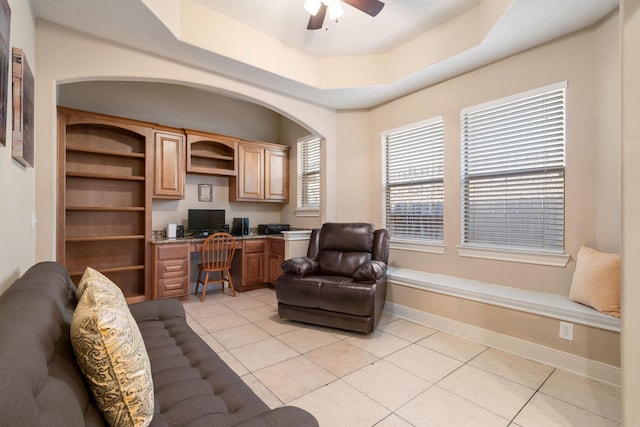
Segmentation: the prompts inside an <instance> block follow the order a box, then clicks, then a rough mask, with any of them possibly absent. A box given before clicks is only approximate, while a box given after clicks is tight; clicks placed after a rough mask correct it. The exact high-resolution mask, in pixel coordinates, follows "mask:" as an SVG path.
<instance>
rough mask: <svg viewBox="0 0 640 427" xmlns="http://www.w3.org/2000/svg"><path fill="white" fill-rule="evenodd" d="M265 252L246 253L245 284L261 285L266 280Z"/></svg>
mask: <svg viewBox="0 0 640 427" xmlns="http://www.w3.org/2000/svg"><path fill="white" fill-rule="evenodd" d="M264 264H265V263H264V252H263V253H253V254H244V256H243V265H244V268H243V271H244V277H243V278H242V279H243V280H242V282H243V283H242V284H243V285H259V284H261V283H264V282H265V268H264Z"/></svg>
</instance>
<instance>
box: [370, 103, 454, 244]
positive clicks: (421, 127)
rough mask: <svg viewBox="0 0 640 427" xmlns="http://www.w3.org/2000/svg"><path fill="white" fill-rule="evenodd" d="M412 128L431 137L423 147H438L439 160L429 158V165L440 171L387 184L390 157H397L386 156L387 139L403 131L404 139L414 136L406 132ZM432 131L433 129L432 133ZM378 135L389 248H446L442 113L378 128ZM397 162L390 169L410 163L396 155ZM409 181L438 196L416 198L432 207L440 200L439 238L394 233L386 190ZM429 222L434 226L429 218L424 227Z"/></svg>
mask: <svg viewBox="0 0 640 427" xmlns="http://www.w3.org/2000/svg"><path fill="white" fill-rule="evenodd" d="M412 131H415V132H422V133H424V134H425V135H421V137H423V136H424V137H427V138H430V141H428V142H429V143H428V144H427V145H426V146H425V147H422V148H424V149H425V150H426V151H432V152H433V150H434V149H435V150H437V151H436V155H437V156H439V159H440V161H439V163H433V162H431V163H429V165H430V166H431V168H432V170H437V168H439V174H433V173H428V172H425V174H424V175H421V176H420V177H419V179H417V180H410V181H402V182H401V180H397V181H396V182H393V183H391V184H389V183H388V180H389V173H390V169H389V167H390V166H389V163H390V161H391V162H395V161H396V159H389V143H390V141H389V138H390V137H393V136H397V137H399V138H402V136H401V135H405V139H413V138H411V137H408V136H407V135H408V134H409V133H410V132H412ZM434 131H435V132H436V133H435V134H434ZM380 136H381V142H382V144H381V145H382V222H383V225H384V227H385V228H387V229H388V230H389V232H390V234H391V238H390V244H389V247H390V248H392V249H403V250H409V251H415V252H428V253H436V254H442V253H444V251H445V244H444V235H445V226H444V117H443V116H442V115H438V116H434V117H431V118H428V119H426V120H421V121H419V122H415V123H410V124H407V125H405V126H401V127H398V128H394V129H389V130H386V131H383V132H381V133H380ZM418 143H419V142H417V141H413V142H412V144H418ZM436 145H439V146H436ZM416 148H420V147H417V146H414V147H407V148H406V149H416ZM397 156H400V157H401V155H400V154H397ZM397 162H398V163H397V164H395V165H393V166H392V169H394V168H398V167H403V166H407V165H409V164H410V163H411V162H410V161H407V160H406V159H405V160H400V159H398V160H397ZM414 167H415V165H414ZM412 185H413V186H416V185H417V186H422V188H423V191H425V193H426V194H433V195H436V199H437V200H436V201H434V200H433V199H430V198H427V199H425V200H422V199H419V200H417V203H428V204H430V205H432V206H431V207H433V204H434V203H436V204H440V207H439V208H440V211H441V216H440V219H439V221H440V230H439V238H425V237H424V235H423V236H420V235H413V236H398V235H394V233H393V227H392V226H391V225H390V223H389V222H388V221H389V216H391V213H390V211H389V210H390V208H391V206H390V203H391V201H390V197H391V195H390V193H389V190H390V187H393V188H397V189H399V188H401V187H410V186H412ZM409 191H410V190H409ZM417 191H419V190H417ZM405 194H409V193H405ZM416 194H417V192H416ZM438 195H439V197H438ZM408 197H409V200H411V199H412V198H413V197H415V196H413V195H410V196H408ZM399 225H400V224H399ZM430 226H433V224H432V221H431V220H428V221H427V227H430ZM427 234H433V235H437V234H438V231H435V230H430V231H428V232H427Z"/></svg>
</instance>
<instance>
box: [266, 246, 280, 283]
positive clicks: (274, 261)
mask: <svg viewBox="0 0 640 427" xmlns="http://www.w3.org/2000/svg"><path fill="white" fill-rule="evenodd" d="M268 242H269V243H268V246H269V250H268V254H269V256H268V263H269V265H268V272H269V283H271V284H272V285H275V284H276V280H278V277H280V276H281V275H282V263H283V261H284V239H268Z"/></svg>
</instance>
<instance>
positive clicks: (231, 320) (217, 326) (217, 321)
mask: <svg viewBox="0 0 640 427" xmlns="http://www.w3.org/2000/svg"><path fill="white" fill-rule="evenodd" d="M198 323H200V325H201V326H202V327H203V328H205V329H206V330H207V331H209V332H210V333H211V332H217V331H222V330H224V329H229V328H233V327H236V326H240V325H246V324H247V323H249V321H248V320H247V319H245V318H244V317H242V316H240V315H239V314H236V313H234V312H229V313H226V314H221V315H219V316H214V317H205V318H204V319H199V320H198Z"/></svg>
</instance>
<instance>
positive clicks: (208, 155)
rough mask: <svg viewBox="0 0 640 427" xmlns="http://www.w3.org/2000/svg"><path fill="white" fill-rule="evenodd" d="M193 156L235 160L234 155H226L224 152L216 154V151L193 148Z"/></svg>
mask: <svg viewBox="0 0 640 427" xmlns="http://www.w3.org/2000/svg"><path fill="white" fill-rule="evenodd" d="M191 157H199V158H203V159H216V160H227V161H233V156H224V155H222V154H215V153H205V152H194V150H191Z"/></svg>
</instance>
